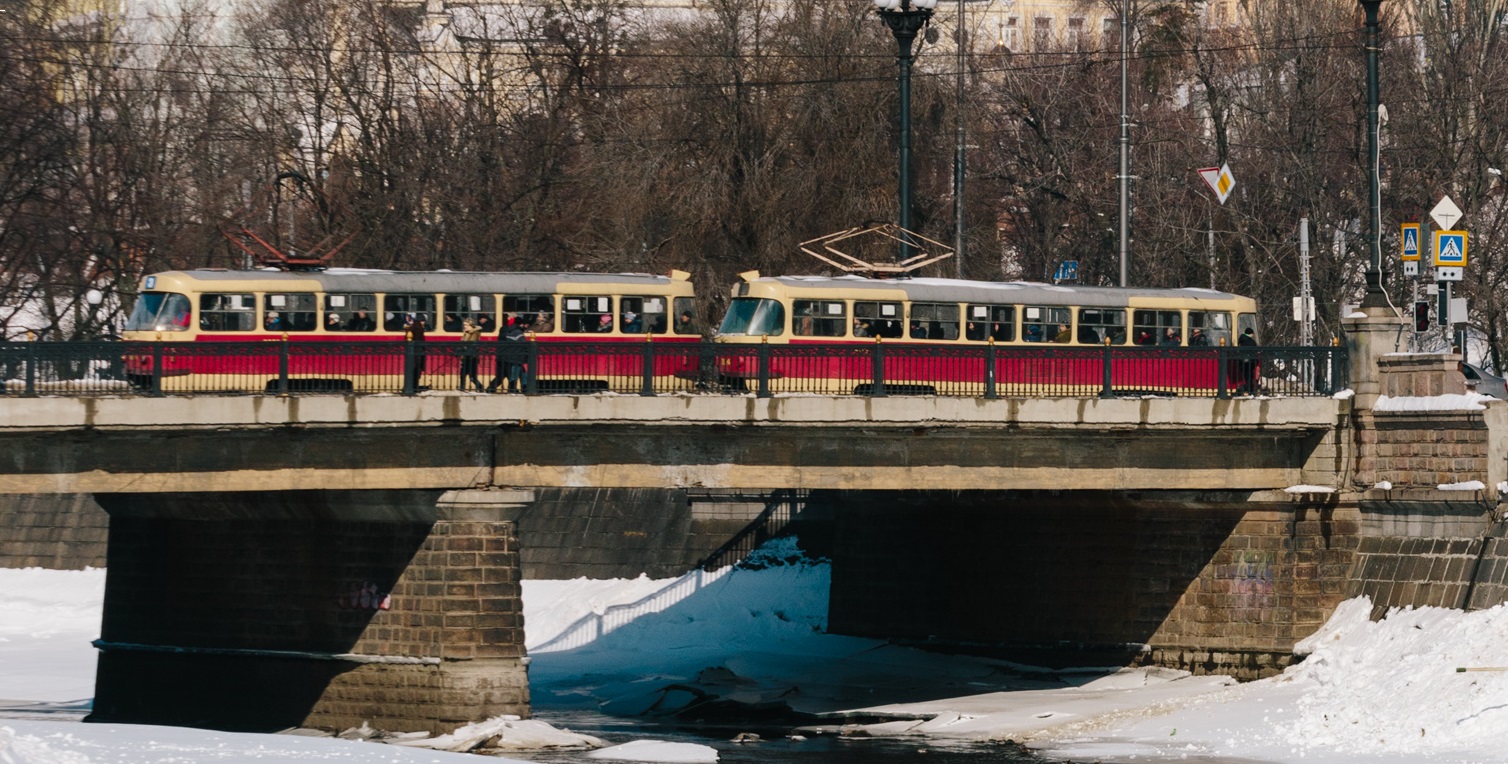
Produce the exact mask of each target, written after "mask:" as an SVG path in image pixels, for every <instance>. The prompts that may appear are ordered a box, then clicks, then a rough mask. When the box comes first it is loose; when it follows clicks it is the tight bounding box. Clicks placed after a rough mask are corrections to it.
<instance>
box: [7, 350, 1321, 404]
mask: <svg viewBox="0 0 1508 764" xmlns="http://www.w3.org/2000/svg"><path fill="white" fill-rule="evenodd" d="M1346 364H1347V359H1346V355H1345V351H1344V349H1343V348H1340V347H1211V348H1186V347H1169V348H1152V347H1079V346H1056V345H1046V346H1022V345H993V344H991V345H968V346H963V345H952V346H950V345H925V344H907V343H881V342H874V343H864V344H853V343H827V344H805V345H782V344H724V343H711V342H575V341H570V342H534V341H529V342H518V343H513V342H506V343H500V342H484V343H477V344H472V343H466V344H463V343H458V342H444V341H437V342H421V343H411V342H341V343H331V342H290V341H271V342H234V343H232V342H214V343H208V342H203V343H185V342H13V343H0V394H8V395H25V396H37V395H70V396H78V395H152V396H157V395H211V394H247V393H262V394H273V395H298V394H310V393H326V394H328V393H344V394H376V393H388V394H410V395H411V394H416V393H422V392H425V391H427V390H458V389H460V388H462V387H463V386H464V387H467V388H470V387H471V385H472V379H471V377H472V376H473V375H471V374H467V375H466V376H467V377H468V378H467V379H466V380H462V378H461V377H462V371H463V370H469V369H470V368H471V367H472V366H474V367H475V375H474V376H475V381H476V382H480V383H481V384H482V386H483V387H494V388H496V389H497V390H499V391H501V392H507V391H508V390H509V387H510V381H511V382H512V386H514V387H516V388H517V391H518V392H520V393H523V394H527V395H547V394H561V393H567V394H582V393H619V394H630V395H645V396H652V395H663V394H672V393H682V394H733V395H743V394H753V395H756V396H759V397H768V396H771V395H776V394H818V395H858V396H870V397H886V396H897V395H942V396H955V397H982V398H1006V397H1032V398H1043V397H1081V398H1082V397H1123V396H1188V397H1203V398H1228V397H1231V396H1239V395H1269V396H1329V395H1332V394H1334V393H1335V392H1337V391H1339V390H1341V389H1344V388H1345V387H1346V386H1347V380H1348V379H1349V375H1348V369H1347V366H1346ZM510 372H511V373H510Z"/></svg>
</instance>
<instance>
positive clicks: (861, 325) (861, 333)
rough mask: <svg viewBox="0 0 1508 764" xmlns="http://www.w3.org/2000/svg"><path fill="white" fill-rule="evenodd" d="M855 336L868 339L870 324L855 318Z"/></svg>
mask: <svg viewBox="0 0 1508 764" xmlns="http://www.w3.org/2000/svg"><path fill="white" fill-rule="evenodd" d="M853 336H855V337H868V336H869V322H868V321H861V320H859V319H857V318H855V319H854V320H853Z"/></svg>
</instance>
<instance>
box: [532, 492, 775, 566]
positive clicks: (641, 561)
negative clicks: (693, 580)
mask: <svg viewBox="0 0 1508 764" xmlns="http://www.w3.org/2000/svg"><path fill="white" fill-rule="evenodd" d="M536 495H537V498H536V500H535V502H534V504H533V505H531V506H530V508H529V510H528V511H527V512H525V513H524V514H523V515H522V516H521V517H520V518H519V521H518V532H519V537H520V539H521V540H522V551H521V553H520V559H521V563H522V566H523V573H524V577H525V578H540V579H569V578H577V577H580V576H585V577H587V578H602V579H606V578H635V577H637V576H639V575H646V576H649V577H650V578H673V577H675V576H679V575H681V574H682V573H685V572H686V571H687V570H690V569H691V568H694V567H696V565H697V564H698V563H700V562H701V561H702V560H704V559H706V558H707V556H708V555H710V554H712V553H713V552H714V551H716V550H717V549H718V548H719V547H721V546H722V545H723V544H724V543H726V542H727V541H728V540H729V539H731V538H733V536H735V535H736V534H737V533H738V532H739V531H742V530H743V529H744V528H745V527H747V526H748V525H749V522H750V520H752V519H753V517H754V516H757V515H758V511H753V512H752V514H751V511H752V510H753V508H754V507H756V506H757V507H758V510H759V511H763V505H762V504H758V503H757V502H753V501H739V502H727V501H723V500H722V499H721V498H717V499H713V498H708V497H702V496H695V497H693V496H691V495H688V492H687V491H686V490H684V489H584V488H570V489H540V490H538V491H536ZM725 505H726V506H725Z"/></svg>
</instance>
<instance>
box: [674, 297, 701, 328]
mask: <svg viewBox="0 0 1508 764" xmlns="http://www.w3.org/2000/svg"><path fill="white" fill-rule="evenodd" d="M675 333H676V334H701V333H702V329H701V327H700V326H698V325H697V321H696V299H695V298H692V297H677V298H675Z"/></svg>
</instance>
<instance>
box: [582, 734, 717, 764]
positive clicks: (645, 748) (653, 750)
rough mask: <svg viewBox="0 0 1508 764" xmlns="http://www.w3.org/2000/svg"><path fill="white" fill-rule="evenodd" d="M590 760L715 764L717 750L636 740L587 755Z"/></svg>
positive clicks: (702, 746) (688, 744)
mask: <svg viewBox="0 0 1508 764" xmlns="http://www.w3.org/2000/svg"><path fill="white" fill-rule="evenodd" d="M586 757H587V758H588V759H607V760H610V761H652V762H664V763H665V764H713V763H714V762H716V761H717V749H716V748H712V747H710V746H705V745H697V744H695V743H666V742H662V741H659V740H635V741H633V742H630V743H624V744H623V745H615V746H613V747H612V748H603V749H602V750H600V751H592V752H591V753H589V754H587V755H586Z"/></svg>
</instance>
